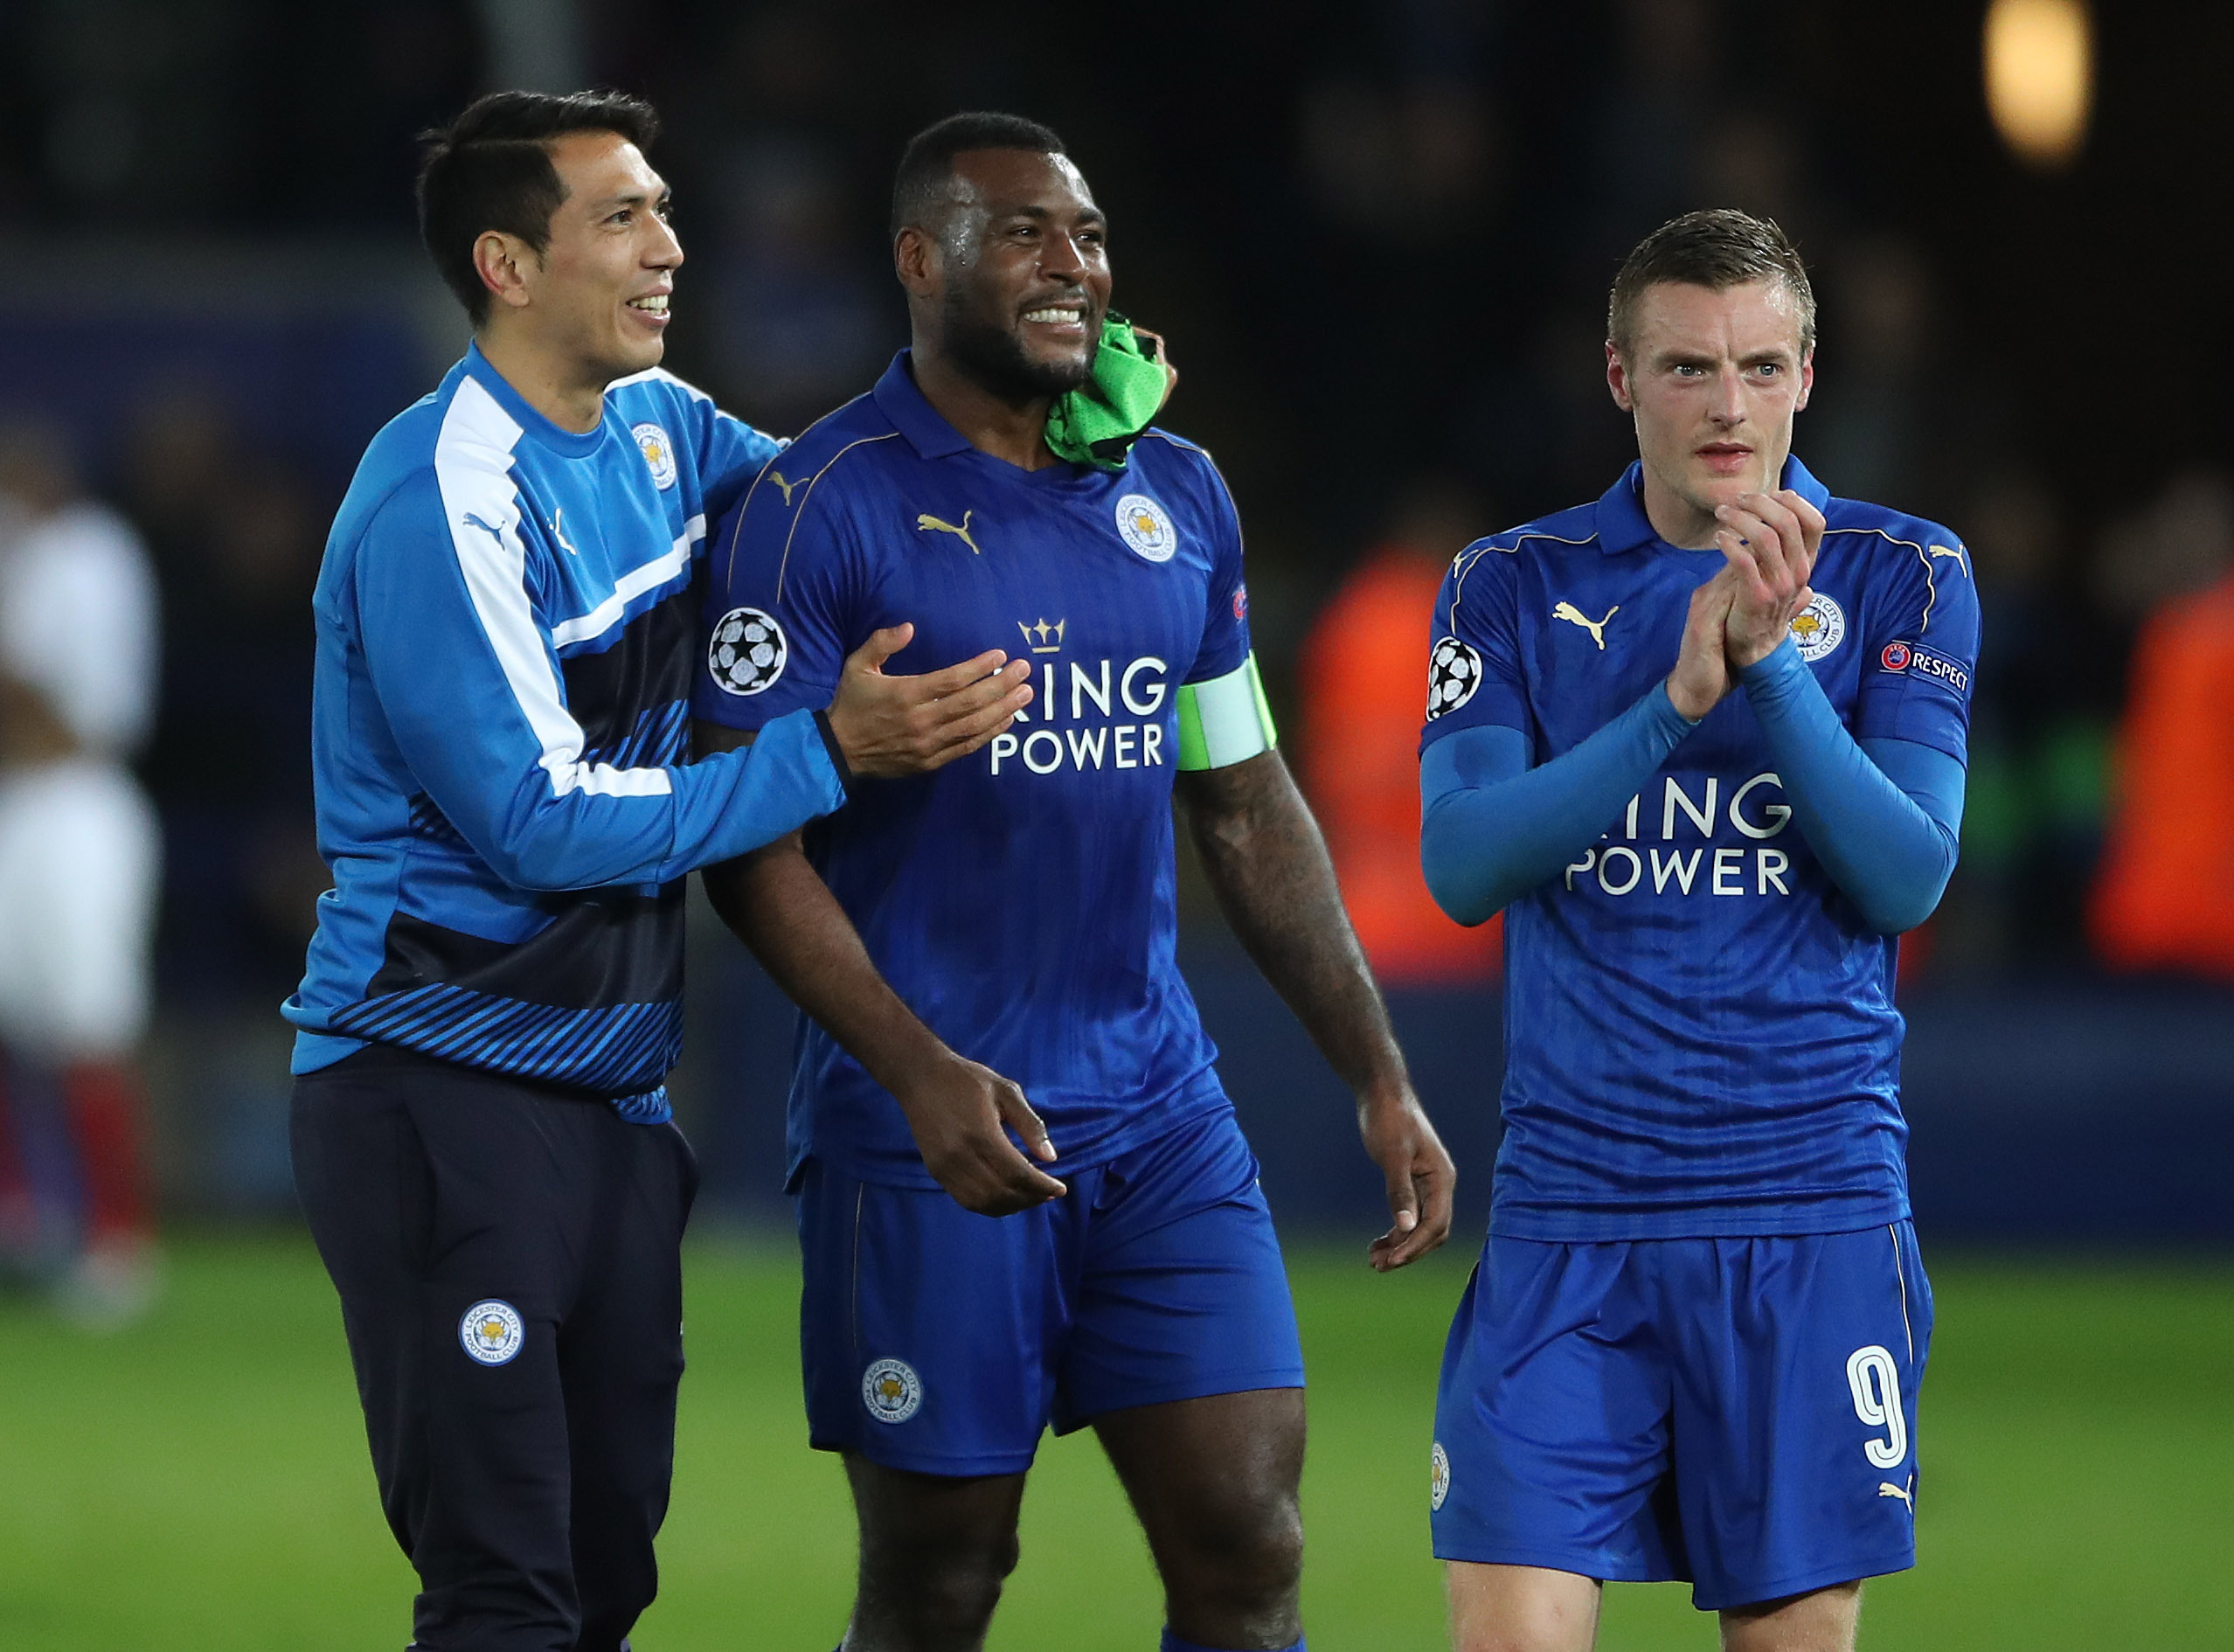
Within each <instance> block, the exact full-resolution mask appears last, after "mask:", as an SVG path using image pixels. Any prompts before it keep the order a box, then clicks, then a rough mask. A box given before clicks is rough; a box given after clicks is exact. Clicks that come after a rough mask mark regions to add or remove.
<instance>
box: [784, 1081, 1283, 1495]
mask: <svg viewBox="0 0 2234 1652" xmlns="http://www.w3.org/2000/svg"><path fill="white" fill-rule="evenodd" d="M1058 1173H1059V1174H1060V1175H1061V1176H1062V1177H1063V1179H1064V1181H1065V1183H1067V1184H1068V1186H1069V1188H1070V1191H1069V1192H1068V1193H1067V1194H1065V1196H1064V1197H1061V1198H1059V1199H1055V1200H1052V1201H1051V1202H1050V1203H1048V1204H1043V1205H1040V1206H1038V1207H1037V1208H1036V1209H1033V1210H1030V1211H1019V1212H1018V1213H1016V1214H1015V1215H1013V1216H1003V1217H989V1216H978V1215H975V1214H973V1213H972V1212H970V1211H966V1210H964V1209H962V1207H961V1205H959V1204H955V1203H954V1200H952V1199H951V1198H949V1197H947V1195H946V1194H944V1193H942V1192H940V1191H938V1190H935V1189H931V1190H925V1189H918V1188H906V1187H890V1186H885V1185H883V1184H881V1183H873V1182H863V1181H860V1180H857V1178H855V1177H851V1176H849V1175H847V1174H845V1173H844V1172H843V1171H842V1170H839V1169H837V1168H836V1166H834V1165H831V1164H829V1163H826V1162H823V1161H821V1160H811V1159H810V1160H809V1161H808V1163H806V1165H805V1166H803V1167H802V1170H801V1180H800V1183H799V1189H798V1207H797V1214H798V1220H799V1237H800V1246H801V1250H802V1251H803V1253H804V1254H805V1261H806V1269H805V1272H806V1281H805V1291H804V1295H803V1296H802V1299H801V1306H800V1343H801V1356H802V1364H803V1365H804V1369H805V1377H806V1388H807V1420H808V1438H809V1440H811V1442H812V1443H813V1444H814V1445H815V1447H817V1448H818V1449H821V1450H824V1451H857V1452H860V1453H861V1454H863V1455H864V1456H865V1457H867V1458H868V1459H869V1460H870V1461H872V1462H878V1463H882V1464H884V1465H885V1466H886V1467H888V1468H902V1469H909V1470H912V1471H914V1472H916V1473H919V1474H933V1475H995V1474H1020V1473H1022V1472H1023V1470H1024V1469H1026V1468H1029V1467H1030V1465H1031V1460H1032V1454H1033V1452H1034V1451H1035V1449H1036V1448H1037V1445H1038V1442H1039V1436H1040V1433H1041V1431H1042V1430H1044V1428H1046V1427H1047V1426H1049V1425H1050V1424H1052V1425H1053V1426H1054V1427H1055V1430H1056V1432H1057V1433H1070V1432H1071V1431H1072V1430H1073V1429H1076V1428H1079V1427H1081V1426H1084V1425H1086V1423H1088V1422H1090V1421H1092V1420H1093V1419H1094V1418H1096V1417H1100V1416H1101V1415H1103V1414H1105V1413H1108V1412H1113V1411H1121V1410H1124V1409H1126V1408H1127V1407H1129V1406H1155V1405H1161V1404H1163V1403H1165V1402H1167V1401H1171V1400H1178V1399H1200V1398H1203V1397H1204V1396H1206V1395H1210V1394H1230V1393H1239V1392H1245V1391H1248V1390H1252V1389H1259V1388H1300V1387H1301V1386H1302V1385H1303V1352H1302V1345H1301V1342H1300V1341H1299V1340H1298V1338H1297V1336H1296V1331H1295V1309H1294V1304H1293V1302H1292V1301H1290V1300H1289V1297H1288V1291H1287V1270H1286V1268H1285V1267H1283V1265H1282V1263H1281V1260H1280V1241H1279V1239H1277V1238H1276V1237H1275V1236H1274V1234H1273V1224H1272V1212H1271V1211H1269V1210H1268V1209H1267V1208H1266V1204H1265V1197H1264V1194H1263V1192H1262V1191H1261V1190H1259V1187H1258V1186H1257V1161H1256V1156H1255V1155H1253V1154H1252V1153H1251V1152H1250V1151H1249V1144H1248V1143H1247V1142H1245V1140H1244V1139H1243V1138H1242V1135H1241V1131H1240V1128H1239V1127H1238V1125H1237V1124H1236V1123H1235V1122H1234V1120H1233V1114H1232V1113H1231V1110H1230V1109H1229V1110H1221V1111H1218V1112H1216V1113H1212V1114H1206V1115H1201V1116H1197V1117H1195V1118H1191V1119H1189V1120H1187V1121H1185V1122H1183V1123H1182V1124H1180V1125H1178V1126H1177V1127H1176V1128H1174V1129H1172V1130H1171V1131H1170V1132H1169V1133H1168V1134H1166V1135H1161V1136H1158V1137H1156V1138H1155V1139H1154V1140H1153V1141H1150V1142H1146V1143H1144V1144H1143V1145H1141V1146H1140V1147H1138V1148H1135V1149H1133V1150H1132V1151H1130V1152H1128V1153H1126V1154H1124V1155H1122V1156H1120V1157H1118V1158H1115V1159H1114V1160H1112V1161H1110V1162H1109V1163H1106V1164H1099V1165H1095V1166H1093V1167H1092V1168H1090V1169H1087V1170H1077V1171H1062V1170H1059V1167H1058Z"/></svg>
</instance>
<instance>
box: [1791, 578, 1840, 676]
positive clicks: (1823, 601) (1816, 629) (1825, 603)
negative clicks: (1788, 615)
mask: <svg viewBox="0 0 2234 1652" xmlns="http://www.w3.org/2000/svg"><path fill="white" fill-rule="evenodd" d="M1792 640H1793V642H1797V643H1798V644H1799V645H1800V658H1801V659H1803V660H1805V661H1807V663H1808V664H1810V665H1813V664H1814V663H1815V662H1816V661H1817V660H1820V659H1821V658H1822V657H1823V656H1824V655H1826V654H1828V653H1829V652H1830V651H1831V650H1832V649H1835V648H1836V647H1837V646H1838V645H1839V644H1840V643H1842V642H1844V641H1846V611H1845V610H1844V609H1843V608H1842V607H1839V606H1838V604H1837V603H1835V602H1834V601H1832V600H1830V599H1829V598H1828V597H1827V596H1825V595H1824V594H1823V593H1821V592H1820V591H1818V592H1816V593H1815V594H1814V597H1812V598H1811V599H1809V600H1808V603H1807V607H1804V608H1802V609H1800V612H1799V613H1797V614H1793V616H1792Z"/></svg>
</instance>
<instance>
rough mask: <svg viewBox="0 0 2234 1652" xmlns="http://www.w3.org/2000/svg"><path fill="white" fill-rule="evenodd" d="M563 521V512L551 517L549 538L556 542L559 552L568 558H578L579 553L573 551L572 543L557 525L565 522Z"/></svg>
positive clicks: (563, 530) (564, 516)
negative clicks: (562, 552)
mask: <svg viewBox="0 0 2234 1652" xmlns="http://www.w3.org/2000/svg"><path fill="white" fill-rule="evenodd" d="M565 519H566V513H565V511H564V510H559V511H558V512H557V513H556V514H555V515H553V516H552V518H551V537H552V538H554V539H556V540H558V548H559V549H560V550H561V551H564V552H565V553H566V554H567V555H568V556H570V557H574V556H579V555H580V554H581V552H579V551H577V550H575V549H574V542H573V541H572V539H569V538H567V537H566V531H565V529H564V528H562V527H560V526H559V525H558V524H560V523H562V522H564V521H565Z"/></svg>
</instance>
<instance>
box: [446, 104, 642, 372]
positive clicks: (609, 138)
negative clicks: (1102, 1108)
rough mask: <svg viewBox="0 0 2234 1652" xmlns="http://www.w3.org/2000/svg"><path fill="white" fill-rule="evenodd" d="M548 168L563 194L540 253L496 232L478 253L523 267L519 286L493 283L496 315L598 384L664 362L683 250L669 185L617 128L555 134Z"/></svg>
mask: <svg viewBox="0 0 2234 1652" xmlns="http://www.w3.org/2000/svg"><path fill="white" fill-rule="evenodd" d="M551 163H552V166H553V167H555V168H556V169H557V170H558V180H559V182H560V184H563V185H564V186H565V191H566V193H565V199H564V200H562V201H561V202H560V203H559V204H558V210H557V211H556V212H552V215H551V227H550V239H549V242H548V244H547V245H546V246H545V247H544V249H543V251H542V253H540V254H538V253H536V252H535V251H534V250H533V249H532V248H531V247H528V246H526V245H525V244H524V242H521V241H518V240H517V239H515V238H513V237H510V236H506V235H500V234H498V233H496V232H494V231H492V232H490V233H489V234H488V235H485V236H483V237H482V246H480V247H478V248H476V255H477V256H478V257H481V258H482V259H483V260H486V259H487V258H488V257H489V256H490V255H491V254H492V253H496V254H500V255H502V256H505V257H509V258H510V260H511V264H512V267H513V268H514V270H516V271H517V288H515V289H513V290H510V291H508V290H506V288H504V287H503V286H500V285H498V284H497V283H496V282H493V281H492V282H491V285H492V286H494V287H496V298H497V299H498V301H499V302H497V303H496V304H495V305H493V306H492V307H491V311H490V319H491V321H492V322H494V323H497V324H499V325H515V324H524V325H525V326H527V327H529V328H531V329H532V330H533V331H534V333H535V335H536V344H537V347H538V350H539V351H542V352H544V353H545V354H546V355H548V356H550V357H554V358H558V359H563V360H565V361H566V362H567V363H569V364H570V365H572V367H573V368H574V369H575V370H576V371H578V372H579V376H580V378H582V379H583V380H584V381H585V382H592V381H593V382H594V383H596V384H597V385H599V386H600V388H602V386H603V385H606V384H608V383H610V382H611V381H612V380H614V379H615V378H623V377H626V376H627V375H628V374H629V373H635V372H642V371H644V370H645V369H646V368H648V367H656V366H657V365H658V364H659V360H660V357H662V356H663V354H664V353H665V352H666V349H667V340H666V332H667V301H668V295H669V294H670V292H671V291H672V290H673V289H674V286H675V270H676V267H677V266H678V265H680V264H681V263H682V262H683V248H682V246H681V245H680V244H679V243H678V242H677V241H676V239H675V232H674V231H673V230H672V229H671V228H670V227H669V225H668V221H667V212H668V188H667V184H666V183H665V182H664V181H663V179H662V178H661V177H660V176H659V174H658V173H656V172H655V171H653V170H652V168H651V163H649V161H647V160H645V159H644V156H643V151H642V150H641V149H637V147H636V146H635V144H633V143H631V142H628V139H626V138H624V137H622V136H621V135H620V134H618V133H617V132H574V133H570V134H568V135H566V136H565V137H561V138H558V139H557V140H555V141H554V142H552V145H551ZM492 243H493V244H495V245H494V246H492V245H491V244H492Z"/></svg>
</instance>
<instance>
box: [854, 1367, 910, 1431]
mask: <svg viewBox="0 0 2234 1652" xmlns="http://www.w3.org/2000/svg"><path fill="white" fill-rule="evenodd" d="M861 1403H862V1404H863V1405H864V1406H867V1407H868V1408H869V1414H870V1415H871V1417H874V1418H875V1419H877V1420H878V1422H881V1423H904V1422H905V1421H906V1420H907V1419H909V1418H911V1417H912V1416H914V1415H915V1413H916V1411H917V1410H918V1408H919V1407H920V1406H922V1404H923V1379H922V1378H920V1377H918V1376H917V1375H916V1374H915V1368H914V1367H913V1366H912V1365H911V1364H908V1363H907V1362H906V1361H905V1360H904V1359H880V1360H878V1361H877V1362H876V1363H875V1364H872V1365H871V1366H870V1367H869V1369H868V1370H867V1371H864V1372H862V1373H861Z"/></svg>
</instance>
